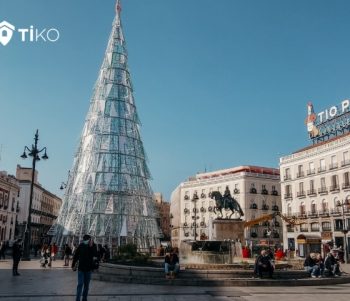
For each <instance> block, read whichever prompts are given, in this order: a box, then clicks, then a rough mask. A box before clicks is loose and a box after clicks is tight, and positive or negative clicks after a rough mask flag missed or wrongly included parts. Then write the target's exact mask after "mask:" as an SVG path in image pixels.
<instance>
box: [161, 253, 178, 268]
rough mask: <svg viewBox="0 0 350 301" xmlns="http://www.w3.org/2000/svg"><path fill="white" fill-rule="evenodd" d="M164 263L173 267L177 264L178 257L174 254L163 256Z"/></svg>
mask: <svg viewBox="0 0 350 301" xmlns="http://www.w3.org/2000/svg"><path fill="white" fill-rule="evenodd" d="M164 261H165V263H168V264H170V265H175V264H177V263H179V257H178V256H177V254H176V253H172V254H170V255H167V256H165V259H164Z"/></svg>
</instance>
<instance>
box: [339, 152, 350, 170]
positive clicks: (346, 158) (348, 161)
mask: <svg viewBox="0 0 350 301" xmlns="http://www.w3.org/2000/svg"><path fill="white" fill-rule="evenodd" d="M349 164H350V159H349V152H348V151H346V152H344V153H343V161H342V164H341V165H342V166H346V165H349Z"/></svg>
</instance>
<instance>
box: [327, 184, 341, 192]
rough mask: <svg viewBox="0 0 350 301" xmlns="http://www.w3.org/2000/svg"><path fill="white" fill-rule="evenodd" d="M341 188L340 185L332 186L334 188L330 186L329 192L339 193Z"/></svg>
mask: <svg viewBox="0 0 350 301" xmlns="http://www.w3.org/2000/svg"><path fill="white" fill-rule="evenodd" d="M339 190H340V188H339V185H332V186H329V191H330V192H332V191H339Z"/></svg>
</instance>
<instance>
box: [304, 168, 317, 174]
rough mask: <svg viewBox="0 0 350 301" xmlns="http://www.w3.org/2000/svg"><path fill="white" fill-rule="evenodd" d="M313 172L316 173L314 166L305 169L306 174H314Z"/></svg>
mask: <svg viewBox="0 0 350 301" xmlns="http://www.w3.org/2000/svg"><path fill="white" fill-rule="evenodd" d="M315 173H316V170H315V168H313V169H308V170H307V171H306V174H307V175H308V176H310V175H314V174H315Z"/></svg>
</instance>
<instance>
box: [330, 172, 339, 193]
mask: <svg viewBox="0 0 350 301" xmlns="http://www.w3.org/2000/svg"><path fill="white" fill-rule="evenodd" d="M331 182H332V186H331V191H333V190H336V189H338V188H339V182H338V176H337V175H333V176H332V178H331Z"/></svg>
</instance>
